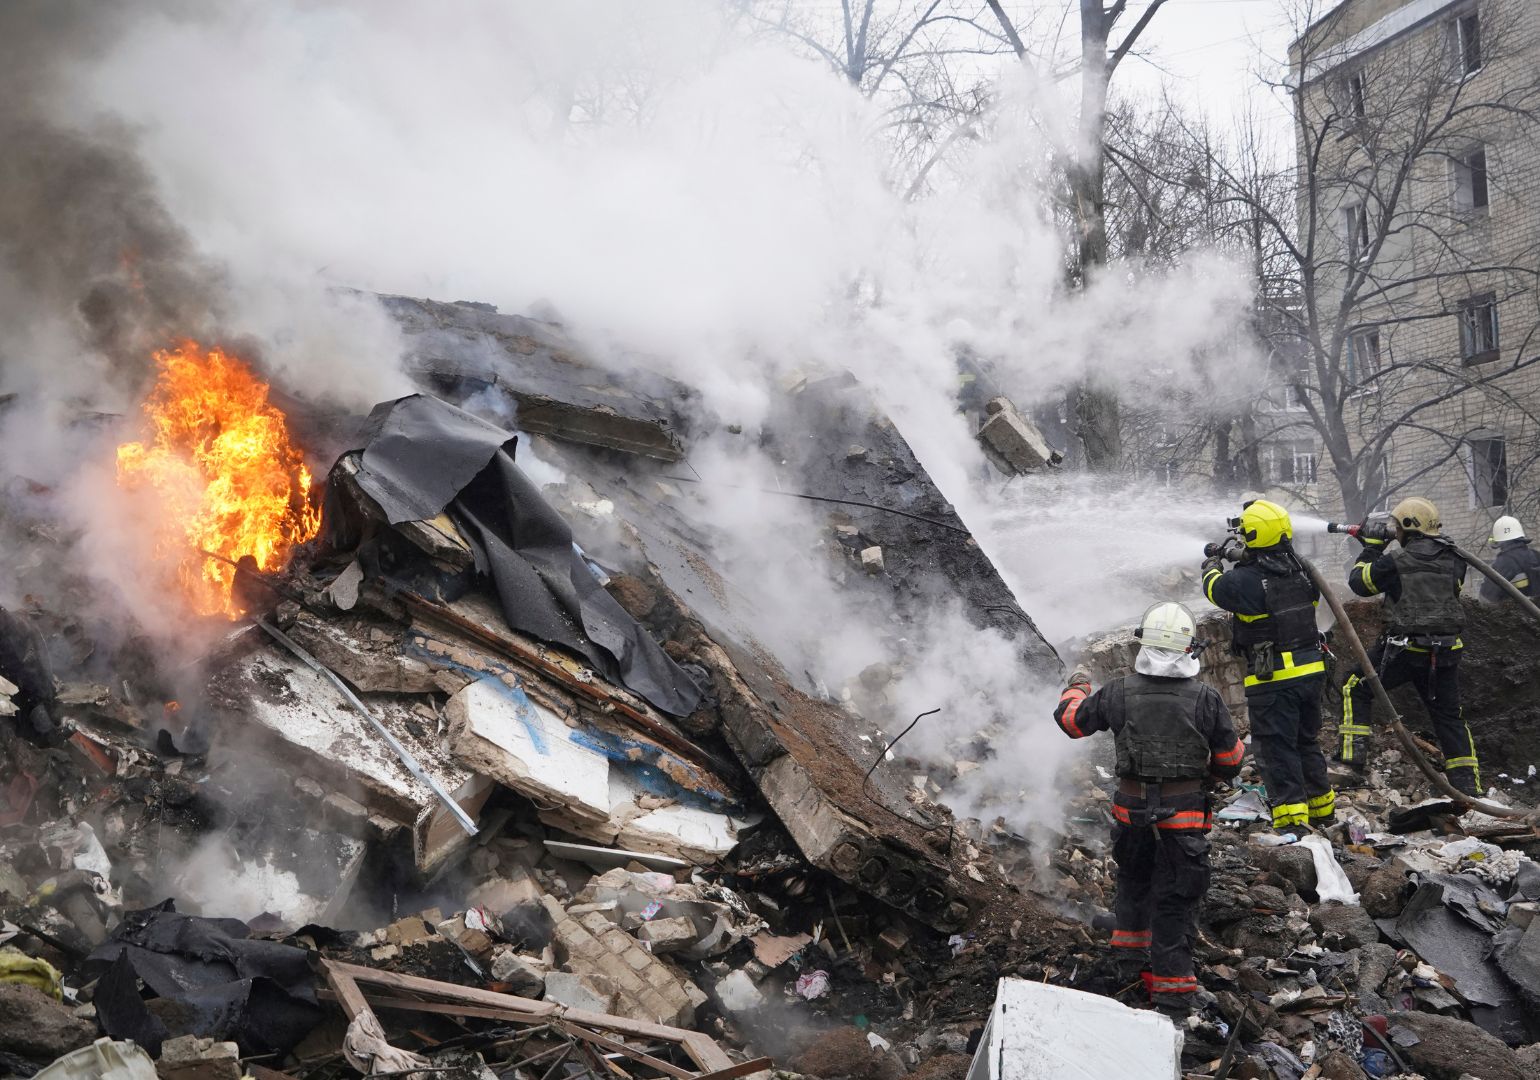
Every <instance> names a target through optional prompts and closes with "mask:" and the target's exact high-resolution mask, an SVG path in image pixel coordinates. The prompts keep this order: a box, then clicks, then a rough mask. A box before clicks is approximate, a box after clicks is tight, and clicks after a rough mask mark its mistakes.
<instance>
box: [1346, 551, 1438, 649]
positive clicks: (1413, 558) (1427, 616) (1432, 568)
mask: <svg viewBox="0 0 1540 1080" xmlns="http://www.w3.org/2000/svg"><path fill="white" fill-rule="evenodd" d="M1464 584H1465V560H1463V559H1461V558H1460V556H1458V555H1456V554H1455V552H1454V549H1453V548H1451V547H1450V546H1449V545H1448V544H1446V543H1443V542H1442V541H1439V540H1435V539H1433V538H1431V537H1427V536H1414V537H1412V538H1411V539H1409V540H1407V541H1406V543H1404V544H1402V545H1401V546H1400V547H1398V548H1396V549H1395V550H1393V551H1382V550H1376V549H1374V548H1371V547H1366V548H1364V550H1363V551H1362V552H1360V553H1359V556H1358V562H1357V563H1355V564H1354V565H1353V568H1352V570H1350V571H1349V572H1348V588H1350V589H1352V590H1353V591H1354V592H1355V593H1357V594H1358V595H1359V596H1377V595H1379V594H1381V593H1383V594H1384V596H1385V631H1386V633H1388V634H1391V635H1402V636H1406V637H1409V638H1419V637H1428V636H1433V635H1450V636H1454V635H1458V634H1459V632H1460V631H1461V630H1462V629H1463V628H1464V626H1465V609H1464V608H1462V607H1461V606H1460V590H1461V588H1462V587H1463V586H1464ZM1454 647H1455V648H1459V647H1460V643H1458V642H1457V643H1456V644H1455V646H1454Z"/></svg>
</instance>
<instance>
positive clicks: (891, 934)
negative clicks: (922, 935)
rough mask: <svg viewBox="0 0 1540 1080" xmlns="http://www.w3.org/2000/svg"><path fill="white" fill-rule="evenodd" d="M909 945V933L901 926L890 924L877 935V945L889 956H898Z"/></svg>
mask: <svg viewBox="0 0 1540 1080" xmlns="http://www.w3.org/2000/svg"><path fill="white" fill-rule="evenodd" d="M908 945H909V934H908V932H907V931H905V930H904V928H903V927H901V926H890V927H888V928H887V929H886V930H884V931H883V932H882V933H880V934H878V935H877V946H878V948H879V949H881V950H882V952H883V953H885V954H886V955H888V956H897V955H898V954H899V953H901V952H903V951H904V949H905V948H906V947H907V946H908Z"/></svg>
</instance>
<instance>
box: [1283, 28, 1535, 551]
mask: <svg viewBox="0 0 1540 1080" xmlns="http://www.w3.org/2000/svg"><path fill="white" fill-rule="evenodd" d="M1291 59H1292V63H1293V76H1294V80H1295V89H1296V110H1297V115H1296V141H1297V146H1296V151H1297V155H1298V156H1297V183H1298V188H1297V192H1298V194H1297V203H1298V209H1299V221H1298V243H1299V246H1300V251H1301V256H1300V258H1299V264H1300V267H1301V271H1302V272H1301V278H1302V281H1301V287H1302V289H1303V290H1304V293H1305V296H1306V299H1305V305H1306V308H1307V309H1308V310H1307V311H1306V313H1305V317H1303V318H1301V319H1300V320H1299V321H1298V323H1297V327H1298V330H1299V332H1300V334H1301V336H1302V338H1303V339H1305V342H1306V344H1305V347H1304V351H1305V353H1306V357H1305V361H1306V363H1305V366H1306V370H1307V372H1308V378H1309V381H1310V383H1311V386H1310V388H1309V390H1308V392H1309V393H1310V394H1311V395H1312V397H1313V400H1314V402H1315V403H1316V404H1317V406H1318V407H1319V408H1320V409H1322V410H1324V411H1325V412H1326V415H1327V416H1328V417H1330V418H1335V419H1336V420H1337V423H1336V424H1335V425H1333V424H1332V423H1327V424H1326V425H1325V426H1326V427H1328V428H1331V427H1333V426H1335V428H1336V430H1335V432H1332V431H1328V432H1325V433H1324V434H1317V432H1318V431H1319V429H1320V427H1321V426H1322V425H1315V426H1313V427H1311V428H1310V429H1308V430H1309V431H1310V434H1309V435H1308V436H1307V435H1306V434H1305V431H1306V430H1307V429H1305V428H1301V429H1300V431H1299V435H1298V436H1297V437H1295V438H1292V439H1291V440H1288V442H1289V447H1288V453H1289V454H1290V455H1291V462H1290V464H1289V466H1288V467H1287V468H1286V469H1285V470H1283V472H1284V473H1286V474H1287V475H1289V476H1291V477H1292V478H1294V479H1297V480H1304V479H1305V478H1306V477H1307V476H1308V477H1309V478H1310V479H1311V480H1313V481H1314V483H1313V484H1312V485H1311V486H1310V488H1309V490H1308V492H1307V493H1306V499H1305V500H1304V501H1314V502H1315V503H1316V504H1317V505H1318V506H1319V508H1320V509H1321V511H1322V512H1324V513H1327V514H1336V513H1339V512H1344V511H1345V512H1348V513H1351V512H1352V510H1353V509H1354V508H1353V506H1352V503H1353V502H1354V499H1353V497H1352V495H1353V493H1352V492H1351V491H1344V488H1343V485H1342V484H1340V483H1339V482H1338V481H1339V476H1340V471H1341V470H1340V465H1341V463H1342V462H1344V461H1347V462H1350V463H1351V468H1352V473H1351V475H1352V478H1353V479H1352V483H1353V484H1354V485H1357V486H1358V488H1359V491H1360V493H1361V494H1362V495H1364V496H1365V497H1364V498H1363V499H1361V500H1360V501H1361V502H1362V503H1364V504H1366V505H1365V506H1364V507H1363V508H1364V509H1369V510H1373V509H1379V508H1383V507H1385V506H1388V505H1393V504H1394V503H1395V502H1396V501H1398V500H1399V499H1400V498H1402V497H1405V496H1407V495H1424V496H1427V497H1429V498H1432V499H1433V500H1434V501H1435V502H1436V503H1437V504H1438V506H1439V507H1440V509H1441V511H1442V513H1443V518H1444V522H1445V526H1446V529H1447V530H1448V532H1449V533H1450V534H1451V535H1452V536H1454V537H1455V538H1456V539H1457V540H1459V541H1461V542H1464V543H1469V544H1478V545H1479V544H1480V543H1482V542H1484V541H1485V539H1486V537H1487V535H1488V533H1489V529H1490V525H1491V522H1492V521H1493V520H1494V519H1495V518H1496V517H1498V516H1500V515H1501V514H1504V513H1514V514H1517V515H1518V516H1519V517H1520V518H1521V520H1523V521H1524V522H1525V524H1526V525H1527V526H1528V527H1529V529H1530V531H1531V535H1535V536H1540V520H1537V518H1540V287H1537V286H1540V124H1537V117H1540V3H1537V2H1535V0H1344V2H1343V3H1341V4H1339V5H1337V6H1336V7H1335V8H1333V9H1332V10H1330V11H1329V12H1327V13H1326V14H1325V15H1323V16H1322V17H1321V18H1320V19H1318V20H1316V22H1315V23H1313V24H1312V25H1311V26H1310V27H1309V28H1308V29H1307V30H1306V31H1305V32H1304V33H1303V34H1302V35H1301V36H1300V38H1299V39H1298V40H1297V41H1296V42H1295V43H1294V46H1293V49H1292V56H1291ZM1312 442H1313V443H1314V446H1313V447H1312V446H1309V445H1307V444H1309V443H1312ZM1312 451H1313V454H1312ZM1280 452H1282V451H1280Z"/></svg>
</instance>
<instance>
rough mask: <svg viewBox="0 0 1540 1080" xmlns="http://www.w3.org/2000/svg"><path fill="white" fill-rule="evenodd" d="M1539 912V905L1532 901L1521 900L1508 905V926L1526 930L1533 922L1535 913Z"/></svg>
mask: <svg viewBox="0 0 1540 1080" xmlns="http://www.w3.org/2000/svg"><path fill="white" fill-rule="evenodd" d="M1536 911H1540V904H1536V903H1535V902H1534V901H1533V900H1521V901H1519V902H1518V903H1515V904H1509V905H1508V925H1509V926H1517V927H1519V928H1520V929H1524V928H1527V927H1528V926H1529V924H1530V923H1532V922H1534V921H1535V912H1536Z"/></svg>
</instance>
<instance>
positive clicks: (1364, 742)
mask: <svg viewBox="0 0 1540 1080" xmlns="http://www.w3.org/2000/svg"><path fill="white" fill-rule="evenodd" d="M1390 516H1391V521H1390V522H1389V528H1378V529H1376V528H1373V527H1369V526H1366V527H1364V528H1362V529H1359V530H1358V535H1357V537H1356V539H1357V540H1358V542H1359V543H1360V544H1362V545H1363V550H1362V551H1360V552H1359V554H1358V561H1357V562H1356V563H1354V564H1353V568H1352V569H1351V570H1349V571H1348V587H1349V588H1351V589H1352V590H1353V591H1354V592H1355V593H1357V594H1358V595H1359V596H1384V597H1385V631H1384V633H1383V634H1381V635H1380V639H1379V641H1378V643H1377V644H1376V646H1375V650H1374V655H1373V656H1372V658H1373V660H1374V668H1375V670H1376V671H1377V672H1379V676H1380V682H1381V683H1383V684H1384V686H1385V689H1386V690H1393V689H1395V688H1396V687H1398V686H1401V685H1403V684H1405V683H1411V684H1412V687H1413V689H1415V690H1416V691H1417V696H1418V697H1420V698H1421V699H1422V703H1423V705H1424V706H1426V707H1427V710H1428V715H1429V716H1430V717H1431V718H1432V720H1433V733H1434V735H1436V736H1437V738H1438V744H1439V747H1440V748H1441V749H1442V750H1443V752H1444V775H1445V777H1446V778H1447V779H1448V780H1449V783H1450V784H1452V785H1453V786H1454V787H1455V788H1457V789H1459V790H1460V791H1463V792H1465V793H1466V794H1467V795H1477V794H1480V792H1481V769H1480V763H1479V762H1478V761H1477V758H1476V743H1475V740H1474V739H1473V738H1471V733H1470V728H1469V727H1467V726H1466V723H1465V720H1464V717H1463V716H1462V714H1461V711H1460V651H1461V650H1462V649H1464V648H1465V642H1464V641H1463V640H1461V638H1460V631H1461V630H1463V629H1464V628H1465V609H1464V608H1463V607H1462V606H1461V604H1460V591H1461V589H1462V588H1463V587H1464V585H1465V561H1464V560H1463V559H1461V558H1460V556H1459V555H1458V554H1456V552H1455V550H1454V548H1453V547H1452V546H1451V545H1450V544H1449V542H1448V541H1447V540H1445V539H1444V537H1443V535H1442V532H1443V526H1442V523H1441V522H1440V521H1439V514H1438V507H1436V506H1434V505H1433V503H1431V502H1429V501H1428V500H1427V499H1424V498H1420V497H1413V498H1409V499H1402V500H1401V502H1399V503H1397V504H1396V507H1395V509H1393V510H1391V512H1390ZM1392 540H1394V541H1395V542H1396V546H1395V547H1394V548H1392V547H1391V541H1392ZM1373 700H1374V699H1373V697H1372V696H1371V693H1370V690H1369V687H1368V685H1367V684H1366V683H1365V682H1364V680H1363V678H1362V673H1361V672H1355V673H1354V674H1353V675H1351V676H1349V677H1348V680H1347V682H1346V683H1345V684H1344V685H1343V687H1342V724H1341V726H1340V729H1339V730H1340V732H1341V735H1342V749H1341V751H1340V752H1339V755H1338V756H1339V757H1340V758H1341V760H1343V761H1344V762H1346V763H1348V764H1350V765H1353V766H1354V767H1356V768H1362V767H1363V766H1364V765H1365V763H1366V760H1367V757H1368V749H1369V746H1368V738H1369V731H1370V727H1369V715H1370V710H1371V709H1372V708H1373Z"/></svg>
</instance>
